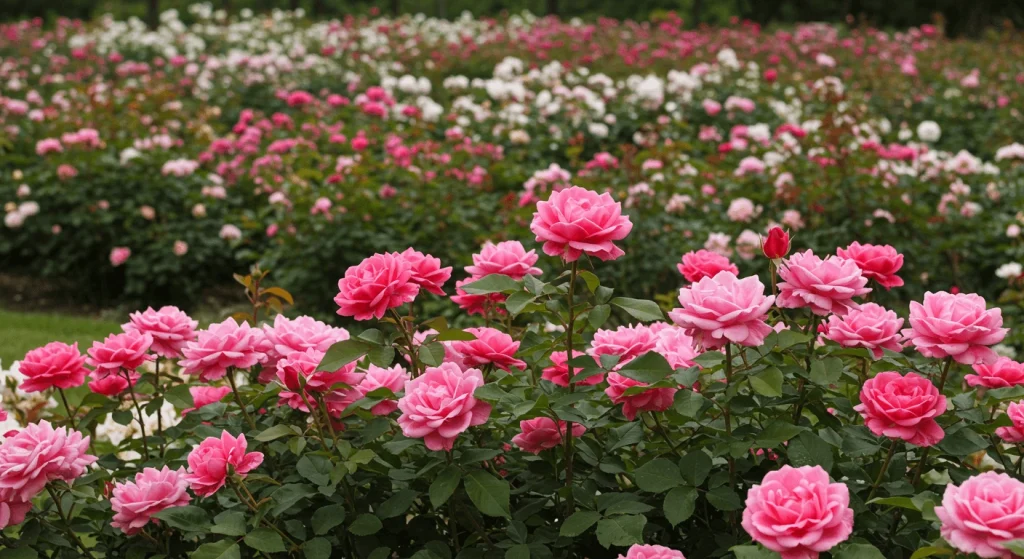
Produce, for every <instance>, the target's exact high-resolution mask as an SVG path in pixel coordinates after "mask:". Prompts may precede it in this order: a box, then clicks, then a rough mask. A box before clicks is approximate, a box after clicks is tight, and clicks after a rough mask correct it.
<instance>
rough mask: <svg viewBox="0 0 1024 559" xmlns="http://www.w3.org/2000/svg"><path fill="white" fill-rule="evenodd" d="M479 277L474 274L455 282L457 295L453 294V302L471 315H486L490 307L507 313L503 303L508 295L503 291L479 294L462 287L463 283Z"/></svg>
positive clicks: (498, 311)
mask: <svg viewBox="0 0 1024 559" xmlns="http://www.w3.org/2000/svg"><path fill="white" fill-rule="evenodd" d="M479 279H480V278H478V277H475V276H474V277H471V278H466V279H464V280H459V281H457V282H455V295H452V302H453V303H455V304H456V305H458V306H459V308H460V309H462V310H463V311H465V312H466V314H468V315H470V316H472V315H474V314H478V315H480V316H484V315H486V314H487V311H488V310H489V309H490V310H493V311H495V312H497V313H499V314H505V309H504V307H502V304H503V303H504V302H505V299H506V297H505V295H504V294H503V293H487V294H484V295H477V294H475V293H466V290H464V289H462V286H463V285H466V284H468V283H473V282H474V281H477V280H479Z"/></svg>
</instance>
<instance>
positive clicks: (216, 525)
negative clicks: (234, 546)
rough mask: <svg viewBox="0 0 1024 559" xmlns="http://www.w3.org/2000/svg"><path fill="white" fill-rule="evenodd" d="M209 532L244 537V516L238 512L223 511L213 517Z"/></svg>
mask: <svg viewBox="0 0 1024 559" xmlns="http://www.w3.org/2000/svg"><path fill="white" fill-rule="evenodd" d="M210 531H211V532H213V533H214V534H224V535H225V536H244V535H245V531H246V527H245V515H244V514H242V513H241V512H238V511H224V512H222V513H220V514H218V515H217V516H215V517H213V528H211V529H210Z"/></svg>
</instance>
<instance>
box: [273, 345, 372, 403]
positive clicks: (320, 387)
mask: <svg viewBox="0 0 1024 559" xmlns="http://www.w3.org/2000/svg"><path fill="white" fill-rule="evenodd" d="M323 359H324V354H323V352H320V351H317V350H315V349H307V350H306V351H293V352H292V353H289V354H288V355H287V356H286V357H285V358H284V359H281V360H280V361H278V362H277V381H278V382H279V383H281V386H283V387H284V390H282V391H281V392H279V393H278V395H277V398H278V403H279V404H284V405H287V406H289V407H291V408H292V409H297V410H300V411H304V412H308V411H309V407H308V406H307V405H306V403H307V402H308V403H309V405H310V406H313V407H316V405H317V404H316V396H317V395H318V394H324V393H327V392H352V391H354V390H355V387H356V386H358V385H359V383H360V382H361V381H362V380H363V375H362V373H357V372H356V364H355V362H352V363H349V364H347V365H344V366H342V367H341V368H340V369H338V370H336V371H318V370H317V367H319V366H320V362H321V361H323ZM341 384H344V385H347V387H348V388H345V387H343V386H337V385H341ZM352 401H355V399H354V398H352Z"/></svg>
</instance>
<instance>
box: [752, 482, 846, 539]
mask: <svg viewBox="0 0 1024 559" xmlns="http://www.w3.org/2000/svg"><path fill="white" fill-rule="evenodd" d="M742 525H743V529H744V530H746V531H747V533H748V534H750V537H752V538H754V541H756V542H759V543H760V544H761V545H763V546H765V547H767V548H768V549H771V550H772V551H775V552H777V553H779V555H781V556H782V559H817V557H818V556H819V554H820V553H822V552H825V551H828V550H830V549H832V548H833V547H835V546H836V545H837V544H839V543H840V542H842V541H845V540H846V538H848V537H850V533H851V532H853V509H851V508H850V490H849V488H847V487H846V485H845V484H843V483H832V482H831V481H829V479H828V473H826V472H825V470H823V469H821V466H802V467H800V468H794V467H792V466H788V465H786V466H783V467H782V468H780V469H778V470H775V471H773V472H768V473H767V474H766V475H765V476H764V479H763V480H762V481H761V483H760V484H759V485H755V486H753V487H751V488H750V491H748V492H747V501H746V508H745V509H743V521H742Z"/></svg>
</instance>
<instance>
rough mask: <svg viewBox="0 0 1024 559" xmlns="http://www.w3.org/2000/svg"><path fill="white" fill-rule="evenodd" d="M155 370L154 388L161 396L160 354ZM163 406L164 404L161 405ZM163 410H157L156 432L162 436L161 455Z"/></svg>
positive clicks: (162, 449) (161, 454)
mask: <svg viewBox="0 0 1024 559" xmlns="http://www.w3.org/2000/svg"><path fill="white" fill-rule="evenodd" d="M154 367H155V372H154V373H153V388H154V389H155V390H156V395H157V397H159V396H160V393H161V390H160V356H159V355H158V356H157V357H156V364H155V365H154ZM160 407H161V408H163V406H160ZM160 412H161V410H157V412H156V432H157V434H158V435H159V436H160V457H161V458H162V457H163V455H164V415H163V414H162V413H160Z"/></svg>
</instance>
